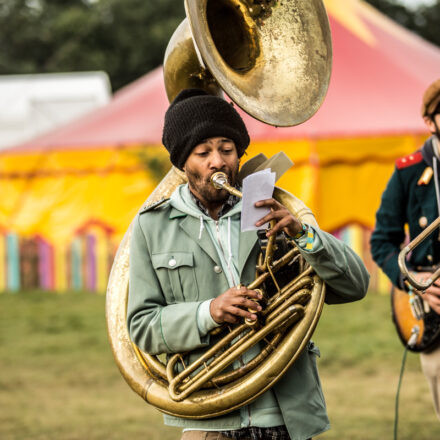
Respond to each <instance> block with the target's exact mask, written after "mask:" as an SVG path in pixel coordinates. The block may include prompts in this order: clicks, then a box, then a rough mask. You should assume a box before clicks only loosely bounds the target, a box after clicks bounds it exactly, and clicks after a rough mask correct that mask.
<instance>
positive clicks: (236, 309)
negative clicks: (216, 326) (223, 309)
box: [228, 306, 257, 321]
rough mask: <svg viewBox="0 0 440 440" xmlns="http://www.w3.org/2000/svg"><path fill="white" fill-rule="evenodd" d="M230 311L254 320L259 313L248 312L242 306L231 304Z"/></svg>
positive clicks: (232, 313)
mask: <svg viewBox="0 0 440 440" xmlns="http://www.w3.org/2000/svg"><path fill="white" fill-rule="evenodd" d="M228 313H230V314H231V315H235V316H241V317H242V318H246V319H251V320H252V321H255V320H256V319H257V315H256V314H255V313H251V312H248V311H247V310H243V309H241V308H240V307H234V306H231V307H229V308H228Z"/></svg>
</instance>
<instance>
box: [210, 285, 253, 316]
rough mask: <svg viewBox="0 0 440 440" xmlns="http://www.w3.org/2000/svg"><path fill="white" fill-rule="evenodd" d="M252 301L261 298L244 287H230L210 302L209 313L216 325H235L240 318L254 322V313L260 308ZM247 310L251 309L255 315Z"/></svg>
mask: <svg viewBox="0 0 440 440" xmlns="http://www.w3.org/2000/svg"><path fill="white" fill-rule="evenodd" d="M252 299H254V300H255V301H258V300H260V299H262V296H261V294H260V293H258V292H255V290H248V289H246V287H244V286H243V287H232V288H231V289H228V290H227V291H226V292H224V293H222V294H221V295H219V296H218V297H217V298H215V299H214V300H212V301H211V305H210V308H209V311H210V312H211V316H212V318H213V319H214V321H215V322H217V323H218V324H222V323H224V322H229V323H231V324H235V323H237V322H238V321H239V320H240V317H241V318H245V319H250V320H252V321H255V320H256V319H257V315H256V314H255V313H256V312H259V311H260V310H261V306H260V305H259V304H258V303H257V302H255V301H252ZM247 309H251V310H253V311H255V313H252V312H250V311H248V310H247Z"/></svg>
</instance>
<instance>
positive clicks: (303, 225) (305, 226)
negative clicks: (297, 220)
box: [293, 223, 309, 240]
mask: <svg viewBox="0 0 440 440" xmlns="http://www.w3.org/2000/svg"><path fill="white" fill-rule="evenodd" d="M308 230H309V227H308V226H307V225H305V224H304V223H302V224H301V231H299V232H298V234H296V235H295V237H293V238H294V239H295V240H298V238H301V237H302V236H303V235H304V234H305V233H306V232H307V231H308Z"/></svg>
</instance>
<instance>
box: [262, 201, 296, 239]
mask: <svg viewBox="0 0 440 440" xmlns="http://www.w3.org/2000/svg"><path fill="white" fill-rule="evenodd" d="M255 206H256V207H257V208H259V207H261V206H265V207H267V208H270V209H271V212H269V214H267V215H266V216H264V217H263V218H262V219H260V220H258V222H257V223H256V224H255V226H261V225H264V223H266V222H270V221H271V220H275V222H276V223H275V226H274V227H273V228H272V229H270V230H269V231H268V232H267V234H266V235H267V237H270V236H271V235H273V234H276V233H277V232H279V231H281V230H283V231H284V232H285V233H286V234H287V235H290V236H291V237H295V235H297V234H298V233H299V232H301V230H302V224H301V222H300V221H299V220H298V219H297V218H296V217H295V216H294V215H293V214H292V213H291V212H290V211H289V210H288V209H287V208H286V207H285V206H283V205H282V204H281V203H279V202H277V201H276V200H275V199H267V200H260V201H259V202H257V203H255Z"/></svg>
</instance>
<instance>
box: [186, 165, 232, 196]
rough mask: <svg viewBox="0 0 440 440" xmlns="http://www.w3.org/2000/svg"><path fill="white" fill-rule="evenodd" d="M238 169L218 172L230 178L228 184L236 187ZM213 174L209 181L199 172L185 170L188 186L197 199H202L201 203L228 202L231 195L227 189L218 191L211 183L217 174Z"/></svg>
mask: <svg viewBox="0 0 440 440" xmlns="http://www.w3.org/2000/svg"><path fill="white" fill-rule="evenodd" d="M238 167H239V165H238V164H237V167H236V168H235V169H234V170H229V169H221V170H217V171H222V172H223V173H225V174H226V175H227V176H228V183H229V184H230V185H232V186H234V185H235V183H236V180H237V174H238ZM217 171H214V172H212V173H211V174H210V175H209V176H208V178H207V179H205V178H203V176H202V175H201V174H199V173H198V172H197V171H192V170H190V169H188V168H187V169H186V170H185V174H186V176H187V178H188V184H189V187H190V189H192V191H193V192H195V193H196V194H195V195H196V196H197V197H201V198H202V200H200V201H201V202H208V203H221V202H224V201H226V200H227V198H228V197H229V193H228V192H227V191H226V190H225V189H216V188H215V187H214V185H213V184H212V183H211V180H210V178H211V176H212V174H214V173H215V172H217Z"/></svg>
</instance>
